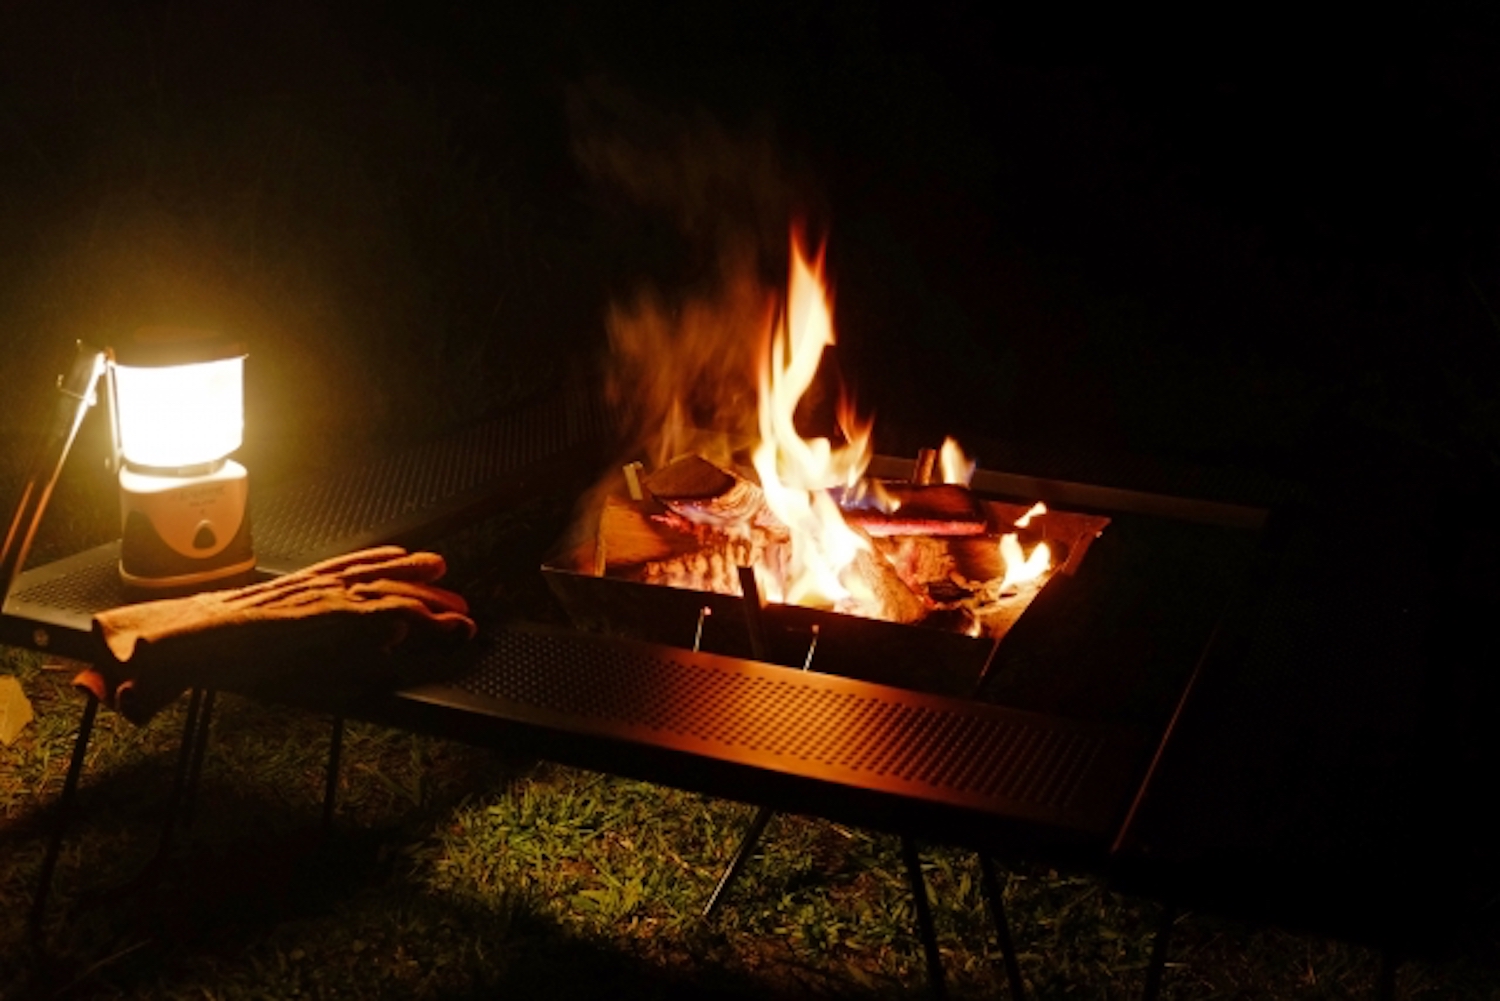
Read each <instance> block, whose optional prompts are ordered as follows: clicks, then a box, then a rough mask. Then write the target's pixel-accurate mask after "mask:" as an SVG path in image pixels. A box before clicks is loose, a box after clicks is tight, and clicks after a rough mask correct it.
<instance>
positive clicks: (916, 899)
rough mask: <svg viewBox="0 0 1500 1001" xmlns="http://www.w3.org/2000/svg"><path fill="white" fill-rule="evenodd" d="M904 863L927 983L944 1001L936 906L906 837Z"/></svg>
mask: <svg viewBox="0 0 1500 1001" xmlns="http://www.w3.org/2000/svg"><path fill="white" fill-rule="evenodd" d="M901 861H902V862H904V863H905V864H906V880H907V882H908V883H910V884H911V899H912V905H913V906H914V907H915V908H916V911H917V934H918V935H919V936H920V937H921V939H922V952H923V953H924V954H925V955H926V957H927V983H928V984H929V986H931V988H932V996H933V997H934V998H936V999H938V1001H943V999H944V998H946V997H947V996H948V984H947V981H946V980H945V978H944V976H943V957H942V956H941V955H940V954H939V953H938V941H937V925H936V924H935V923H934V922H933V920H932V903H931V902H930V901H929V900H928V899H927V880H926V879H925V878H924V877H923V876H922V860H921V858H920V857H918V855H917V843H916V842H915V841H913V840H912V839H911V838H909V837H906V836H905V835H902V837H901Z"/></svg>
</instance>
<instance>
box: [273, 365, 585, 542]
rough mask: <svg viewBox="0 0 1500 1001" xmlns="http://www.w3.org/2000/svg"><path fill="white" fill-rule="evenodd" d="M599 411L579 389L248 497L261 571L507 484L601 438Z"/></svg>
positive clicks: (373, 537)
mask: <svg viewBox="0 0 1500 1001" xmlns="http://www.w3.org/2000/svg"><path fill="white" fill-rule="evenodd" d="M607 425H608V417H607V412H606V410H605V408H604V406H603V404H602V403H601V402H600V401H599V399H598V396H597V394H595V393H589V392H588V391H587V390H586V388H585V387H583V386H582V385H574V386H570V387H569V388H568V390H567V391H565V392H563V393H559V394H557V395H555V396H551V397H549V398H548V399H546V400H544V401H542V402H540V403H538V404H537V405H535V406H533V407H530V408H529V409H526V410H522V411H517V412H513V413H509V414H506V415H504V416H502V417H499V418H496V419H493V420H490V421H487V422H484V423H482V424H477V425H475V426H473V427H470V428H468V429H466V430H464V431H462V432H459V433H458V434H456V435H453V436H450V437H448V438H445V439H443V440H441V441H438V442H433V443H423V444H420V445H415V446H412V447H410V448H406V449H403V450H401V451H398V452H396V453H394V454H392V455H390V456H386V457H383V458H379V459H376V460H374V461H372V462H369V463H366V464H364V465H360V466H357V467H354V468H351V469H347V470H338V471H335V472H334V473H332V474H331V475H329V476H325V477H320V478H318V479H316V480H309V481H306V482H302V483H295V484H291V485H289V486H288V487H287V488H284V489H282V490H279V491H277V492H276V493H274V494H269V495H266V496H264V497H259V496H257V497H254V498H252V503H253V510H252V515H253V517H254V533H255V551H256V555H257V557H258V558H259V560H260V562H261V565H262V566H267V567H272V568H275V569H278V570H287V569H291V568H294V567H298V566H305V565H306V564H307V563H309V562H311V561H312V560H315V559H320V558H322V557H324V556H327V555H331V554H334V553H338V552H343V551H346V550H347V549H350V548H353V547H354V546H356V545H370V544H374V543H375V542H376V541H378V540H379V539H380V536H381V534H382V531H383V530H384V529H386V528H387V527H388V526H394V525H397V524H399V523H401V522H404V521H409V520H411V519H414V518H417V519H420V518H423V517H426V516H428V515H429V514H431V513H435V512H437V511H439V510H440V509H441V508H443V507H444V506H445V505H447V504H450V503H452V502H455V501H457V500H460V499H462V498H464V497H466V496H469V495H473V494H475V493H483V492H484V491H486V490H487V489H488V488H490V487H491V486H493V485H494V484H496V483H498V482H503V481H504V480H506V479H507V478H510V477H513V476H514V475H515V474H516V473H518V472H520V471H522V470H525V469H526V468H527V467H528V466H531V465H533V464H534V463H537V462H539V461H541V460H544V459H546V458H548V457H550V456H554V455H557V454H559V453H562V452H564V451H566V450H567V449H569V448H572V447H574V446H576V445H579V444H581V443H584V442H588V441H593V440H598V439H600V438H602V437H603V436H604V434H605V433H606V429H607Z"/></svg>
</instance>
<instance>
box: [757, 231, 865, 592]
mask: <svg viewBox="0 0 1500 1001" xmlns="http://www.w3.org/2000/svg"><path fill="white" fill-rule="evenodd" d="M833 343H834V332H833V312H832V309H831V308H830V306H829V302H828V295H827V292H826V290H825V286H824V283H823V250H822V248H819V250H818V252H817V255H816V256H815V257H814V258H813V259H812V260H809V259H808V255H807V254H806V252H805V251H804V249H803V247H802V243H801V240H800V239H799V238H798V237H796V236H794V237H793V240H792V266H791V277H790V281H789V284H788V288H787V300H786V309H785V310H784V311H783V313H782V315H781V317H780V318H779V320H778V321H777V323H776V328H775V330H774V332H773V334H772V340H771V349H770V351H769V352H768V353H767V355H766V356H765V357H764V359H763V360H762V364H761V369H760V382H759V389H760V398H759V405H758V406H759V409H758V416H759V426H760V444H759V445H758V446H757V447H756V449H755V454H754V460H753V462H754V466H755V471H756V473H757V474H758V475H759V477H760V485H761V489H762V490H763V491H764V492H765V500H766V506H767V507H769V508H770V509H771V512H772V513H773V514H775V515H776V517H777V518H778V519H779V520H780V521H781V522H782V523H783V524H784V525H785V526H786V527H787V530H788V532H789V533H790V536H791V545H790V558H789V559H788V561H787V566H786V579H785V580H784V581H783V582H780V583H781V585H782V586H780V587H777V586H776V582H768V584H769V585H770V587H769V590H770V591H771V594H770V595H768V596H769V597H771V598H772V600H779V601H783V602H785V603H788V604H796V605H812V606H827V607H841V606H845V605H847V604H849V603H851V602H852V603H854V604H855V605H858V604H859V603H861V602H867V601H869V600H871V598H872V594H871V590H870V588H869V586H868V585H867V584H865V583H864V582H863V581H862V580H861V578H860V575H859V574H858V573H857V572H856V571H855V570H854V566H855V562H856V560H857V558H858V556H859V554H860V553H861V552H868V551H869V550H870V544H869V541H868V540H867V539H866V538H865V537H864V536H862V535H860V534H859V533H857V532H855V531H854V530H853V529H851V528H850V527H849V526H848V524H846V523H845V521H844V517H843V514H842V513H841V512H840V511H839V506H838V504H837V503H836V502H835V501H834V499H833V497H832V496H831V495H830V494H829V491H830V490H833V489H835V488H852V487H854V486H855V485H857V484H858V483H859V482H860V480H861V479H862V477H863V476H864V471H865V469H866V467H868V466H869V464H870V423H869V422H868V421H864V422H862V421H860V420H859V419H858V417H857V415H856V414H855V413H854V411H853V408H852V407H851V406H849V405H848V403H847V401H843V402H841V405H840V407H839V424H840V427H841V430H842V431H843V432H844V438H845V444H843V445H840V446H835V445H834V444H833V443H832V442H830V441H829V440H828V439H827V438H811V439H807V438H803V437H802V436H801V435H800V434H799V433H798V431H797V428H796V426H795V423H794V420H793V419H794V417H795V415H796V411H797V404H798V403H799V402H800V401H801V399H802V397H803V395H804V394H805V393H806V392H807V390H808V388H809V387H810V386H811V385H812V381H813V378H814V377H815V376H816V374H817V371H818V364H819V362H820V361H821V360H822V356H823V349H824V348H825V347H827V346H829V345H831V344H833ZM777 592H780V593H779V594H778V593H777Z"/></svg>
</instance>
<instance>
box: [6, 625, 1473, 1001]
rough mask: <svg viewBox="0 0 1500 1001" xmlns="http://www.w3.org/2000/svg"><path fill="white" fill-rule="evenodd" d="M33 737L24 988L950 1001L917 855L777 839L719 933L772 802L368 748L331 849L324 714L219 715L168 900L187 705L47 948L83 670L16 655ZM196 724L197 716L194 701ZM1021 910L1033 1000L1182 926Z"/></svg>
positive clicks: (1188, 933) (992, 970) (1180, 993)
mask: <svg viewBox="0 0 1500 1001" xmlns="http://www.w3.org/2000/svg"><path fill="white" fill-rule="evenodd" d="M3 657H4V661H3V664H4V669H5V670H6V671H9V672H13V673H15V674H16V675H17V676H18V677H19V678H20V680H21V681H22V684H23V685H24V687H25V689H26V691H27V692H28V694H29V695H30V697H31V698H32V700H33V702H34V704H35V706H36V709H37V720H36V722H35V723H34V724H33V725H32V726H31V727H29V728H28V729H27V730H26V732H25V733H23V735H22V737H21V738H20V740H18V741H17V743H16V744H15V745H13V746H12V747H9V748H5V749H3V750H0V813H3V817H4V819H3V823H0V844H3V846H4V848H3V852H0V857H3V858H4V860H5V862H4V868H3V871H0V957H3V958H0V995H3V996H5V997H7V998H12V997H13V998H30V997H37V998H41V997H70V998H74V997H80V998H81V997H88V998H112V997H127V996H128V997H147V998H162V999H167V998H190V997H191V998H204V997H212V998H239V997H246V998H248V997H256V998H264V997H285V998H293V997H320V998H321V997H327V998H336V997H360V998H396V997H402V998H405V997H417V998H469V997H482V996H491V995H499V994H508V995H511V996H520V997H530V996H540V995H543V994H545V995H548V996H554V997H561V998H575V997H577V998H584V997H600V996H606V995H607V996H612V997H664V996H673V997H676V996H696V997H713V998H719V997H724V998H731V997H750V996H758V997H765V996H772V997H802V996H829V997H851V998H876V997H912V996H924V995H925V990H926V987H925V981H924V972H923V963H922V958H921V951H920V948H919V946H918V944H917V942H916V940H915V938H914V935H913V931H912V929H913V922H912V907H911V901H910V897H909V895H908V893H907V889H906V884H905V881H904V877H903V875H902V869H901V866H900V862H899V854H898V845H897V844H896V842H895V840H894V839H892V838H890V837H888V836H884V835H879V834H872V833H870V832H867V831H861V830H853V829H848V828H844V827H841V826H839V825H835V824H829V823H825V822H822V821H818V820H814V819H808V818H801V817H790V816H782V817H778V818H776V820H775V821H773V823H772V825H771V827H770V829H769V831H768V833H767V836H766V838H765V840H764V841H763V843H762V852H761V854H760V856H759V857H757V858H756V859H755V860H754V862H753V863H752V864H751V865H750V866H749V867H748V868H747V870H746V872H745V875H744V877H743V878H742V880H741V881H740V882H739V883H738V884H737V885H736V887H735V889H734V891H733V893H732V896H731V898H730V900H729V902H728V905H727V906H726V907H725V908H724V909H723V910H722V911H721V913H720V914H719V915H718V917H717V918H716V919H715V920H714V921H711V922H710V921H705V920H703V919H702V918H701V917H700V915H699V911H700V909H701V907H702V904H703V902H704V900H705V899H706V896H707V894H708V893H709V891H710V890H711V888H712V886H713V884H714V882H715V881H716V879H717V876H718V873H719V867H720V865H721V864H722V862H723V861H724V860H725V859H727V857H728V856H729V854H730V852H731V851H732V848H733V846H734V844H735V843H736V841H737V839H738V835H739V832H740V830H741V829H742V827H743V825H744V824H745V823H746V822H747V821H748V818H749V815H750V808H749V807H747V806H745V805H742V804H736V803H729V802H724V801H717V800H711V799H707V798H704V797H702V796H699V795H696V794H688V793H683V792H677V791H674V790H670V789H665V788H661V787H656V786H651V785H647V784H645V783H640V782H634V781H628V780H623V779H616V778H611V777H608V776H603V775H598V774H593V773H588V772H581V771H577V770H573V769H568V768H562V767H558V766H554V765H550V764H546V763H543V762H537V761H521V760H508V759H505V758H501V757H497V756H495V755H494V754H492V753H490V752H484V751H478V750H475V749H471V748H468V747H465V746H461V745H456V744H452V743H447V742H443V741H437V740H431V739H426V738H420V737H416V736H412V735H409V734H405V733H400V732H395V731H390V730H386V729H382V728H378V727H373V726H365V725H357V726H352V727H351V728H350V729H349V731H348V733H347V736H346V743H345V751H344V753H345V759H344V762H345V763H344V767H343V770H342V775H341V785H340V797H341V799H340V812H339V818H338V823H337V826H336V830H335V831H334V833H333V834H332V835H331V836H330V837H329V838H328V839H327V840H326V841H323V840H320V839H319V837H318V834H317V831H316V823H317V816H318V797H319V795H320V793H321V787H322V767H323V755H324V750H325V748H326V741H327V736H328V729H327V727H328V724H327V721H326V720H324V719H320V718H316V717H312V716H308V715H305V714H297V713H292V712H287V711H283V710H278V709H275V708H271V707H268V706H263V705H259V704H255V703H251V702H247V701H244V700H240V699H236V698H233V697H222V698H221V700H220V703H219V706H218V710H217V713H216V718H215V735H214V740H213V743H212V745H211V749H210V753H209V755H208V756H207V759H206V762H205V766H204V774H203V779H202V787H201V790H200V793H199V799H198V802H197V810H196V820H195V822H194V824H193V826H192V828H191V830H190V831H189V832H188V833H187V834H185V835H183V836H181V837H180V839H179V843H178V847H177V849H176V850H175V851H174V853H173V854H172V855H171V856H170V858H169V860H168V862H167V863H166V864H165V865H164V866H163V867H161V868H160V869H159V870H157V871H156V876H157V878H156V879H155V881H151V882H145V883H141V884H139V885H135V886H131V885H130V880H131V878H132V877H133V876H135V875H137V874H138V873H140V872H141V869H142V866H144V865H145V864H146V863H147V862H148V860H149V859H150V857H151V855H152V853H153V851H154V850H155V847H156V844H157V837H158V832H159V825H160V822H161V817H162V813H161V811H162V805H163V802H164V800H165V798H166V795H167V792H168V790H169V788H170V777H171V772H172V769H173V766H174V762H175V755H176V737H177V734H178V732H179V730H180V727H181V722H182V719H181V717H182V712H183V704H182V703H181V702H179V704H178V705H176V706H174V707H173V708H172V709H170V710H169V711H167V712H165V713H163V714H162V716H161V717H159V718H158V719H157V720H155V721H153V722H152V723H151V724H150V725H148V726H146V727H142V728H137V727H134V726H132V725H130V724H128V723H126V722H125V721H124V720H122V719H119V718H117V717H115V716H113V715H111V714H104V715H102V716H101V717H100V721H99V725H98V729H97V731H96V734H95V737H94V740H93V742H92V744H91V747H90V752H89V759H88V765H87V773H86V775H87V777H86V780H85V784H84V789H83V796H82V800H81V805H82V811H81V815H80V817H79V819H78V820H77V822H76V823H75V824H74V826H73V828H72V830H71V833H70V835H69V837H68V839H67V840H66V842H65V847H64V851H63V855H62V859H61V863H60V865H59V869H58V875H57V879H56V884H55V894H54V897H53V901H52V907H51V914H50V919H49V922H48V926H47V945H46V949H45V952H44V953H42V954H34V953H33V952H32V951H31V949H30V948H29V946H28V942H27V938H26V934H25V917H26V913H27V908H28V905H29V902H30V895H31V893H32V891H33V888H34V886H35V881H36V875H37V869H38V866H39V864H40V859H41V855H42V851H43V846H44V840H45V831H46V830H47V828H48V826H49V825H50V823H51V822H52V819H53V814H52V810H51V807H52V804H53V803H54V802H55V799H56V796H57V793H58V790H59V787H60V784H61V781H62V776H63V773H64V770H65V767H66V762H67V758H68V754H69V752H70V750H71V741H72V730H73V727H74V723H75V714H76V710H77V708H78V699H77V696H76V695H75V694H74V693H73V692H72V690H71V688H70V687H69V685H68V678H69V673H68V667H67V665H57V664H52V665H49V664H44V663H43V662H42V660H41V659H40V658H38V657H36V656H34V655H31V654H25V653H21V652H18V651H13V650H7V651H5V652H4V654H3ZM184 701H185V700H184ZM923 858H924V867H925V870H926V876H927V879H928V883H929V886H930V887H931V893H932V897H933V900H934V903H935V905H936V916H937V922H938V934H939V939H940V943H941V946H942V951H943V956H944V962H945V964H946V967H947V970H948V974H949V978H950V986H951V987H952V988H953V990H954V994H955V995H956V996H958V997H983V996H993V995H994V994H996V993H998V992H999V991H1001V990H1003V987H1002V986H1001V985H1002V983H1003V979H1002V974H1001V972H1000V967H999V956H998V954H997V952H996V949H995V945H994V942H993V936H992V934H991V932H990V929H989V925H988V921H987V917H986V912H985V910H984V905H983V901H982V899H981V895H980V892H979V889H978V886H979V877H978V872H977V866H976V864H975V861H974V859H973V858H972V857H970V856H969V855H967V854H966V853H962V852H956V851H948V850H941V849H929V850H927V851H925V852H924V855H923ZM1005 898H1006V907H1007V909H1008V911H1009V913H1010V916H1011V921H1012V924H1013V931H1014V934H1015V938H1016V942H1017V943H1018V948H1019V950H1020V963H1021V967H1022V970H1023V972H1024V974H1025V977H1026V979H1027V982H1028V986H1029V989H1030V991H1031V992H1032V994H1033V996H1035V997H1040V998H1062V997H1069V998H1072V997H1085V998H1113V997H1128V996H1131V995H1132V994H1133V993H1135V992H1137V991H1138V990H1139V987H1140V984H1141V977H1142V971H1143V969H1144V966H1145V963H1146V961H1147V957H1148V955H1149V949H1150V945H1151V935H1152V931H1153V929H1154V926H1155V922H1156V920H1157V915H1158V909H1157V906H1156V905H1155V904H1154V903H1153V902H1150V901H1143V900H1139V899H1132V898H1126V897H1122V896H1120V895H1118V894H1116V893H1114V892H1112V891H1111V890H1110V889H1109V888H1108V886H1107V885H1106V884H1104V883H1103V882H1101V881H1100V880H1098V879H1096V878H1094V877H1091V876H1089V875H1086V874H1077V873H1060V872H1055V871H1050V870H1046V869H1040V868H1020V869H1017V870H1014V871H1012V872H1010V873H1009V875H1008V881H1007V884H1006V889H1005ZM1495 960H1496V956H1495V955H1493V954H1491V955H1489V956H1483V955H1477V956H1476V955H1473V954H1470V955H1467V956H1465V957H1463V958H1462V959H1450V960H1448V961H1446V962H1442V963H1438V962H1426V963H1409V964H1407V965H1406V966H1405V967H1403V969H1402V970H1401V976H1400V981H1399V984H1400V988H1401V994H1400V996H1402V997H1411V998H1415V997H1432V998H1491V997H1495V996H1496V994H1495V991H1496V990H1497V988H1496V984H1497V983H1500V981H1497V979H1496V978H1495V966H1494V964H1495ZM1377 970H1378V962H1377V959H1376V957H1375V956H1374V955H1373V954H1371V953H1370V952H1369V951H1368V950H1365V949H1362V948H1359V947H1355V946H1350V945H1343V944H1339V943H1335V942H1330V941H1326V940H1322V939H1316V938H1310V937H1303V936H1297V935H1293V934H1290V933H1287V932H1282V931H1276V930H1270V929H1264V928H1252V927H1248V926H1244V925H1239V924H1236V923H1234V922H1228V921H1224V920H1221V919H1217V918H1214V917H1212V916H1206V915H1196V914H1188V915H1186V916H1184V917H1183V918H1181V919H1180V920H1179V922H1178V925H1177V927H1176V929H1175V933H1174V949H1173V954H1172V963H1171V966H1170V967H1169V972H1168V977H1167V992H1166V996H1167V997H1171V998H1182V999H1187V998H1335V997H1348V996H1356V995H1359V994H1361V993H1363V992H1366V991H1368V990H1369V989H1370V987H1371V985H1372V983H1373V980H1374V978H1375V976H1376V975H1377Z"/></svg>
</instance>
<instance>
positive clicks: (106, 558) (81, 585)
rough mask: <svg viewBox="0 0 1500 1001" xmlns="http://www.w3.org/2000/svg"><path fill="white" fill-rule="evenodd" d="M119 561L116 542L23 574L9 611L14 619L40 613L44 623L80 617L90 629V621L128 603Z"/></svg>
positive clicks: (72, 619)
mask: <svg viewBox="0 0 1500 1001" xmlns="http://www.w3.org/2000/svg"><path fill="white" fill-rule="evenodd" d="M119 560H120V543H119V541H118V540H116V541H115V542H108V543H105V544H104V545H102V546H97V547H95V548H93V549H90V550H88V551H86V552H82V553H79V554H77V555H75V556H71V557H69V558H68V559H66V560H59V561H58V562H57V563H53V564H49V565H48V566H46V567H43V568H42V572H37V571H32V572H31V573H28V574H24V575H22V577H21V579H20V581H19V582H18V584H17V586H16V590H15V593H14V594H12V595H11V598H10V601H8V602H6V610H7V611H8V612H11V614H15V615H23V614H38V613H40V615H41V616H42V617H43V620H44V621H50V622H53V623H58V624H69V623H72V622H75V621H76V620H78V619H79V618H80V617H81V619H82V628H85V629H87V628H88V625H87V623H88V619H89V618H90V617H92V616H93V614H94V613H95V612H97V611H98V610H99V609H101V608H110V607H113V606H114V605H118V604H120V603H121V602H122V601H124V600H125V598H124V592H123V590H122V588H121V586H120V571H119ZM49 613H50V614H49Z"/></svg>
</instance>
